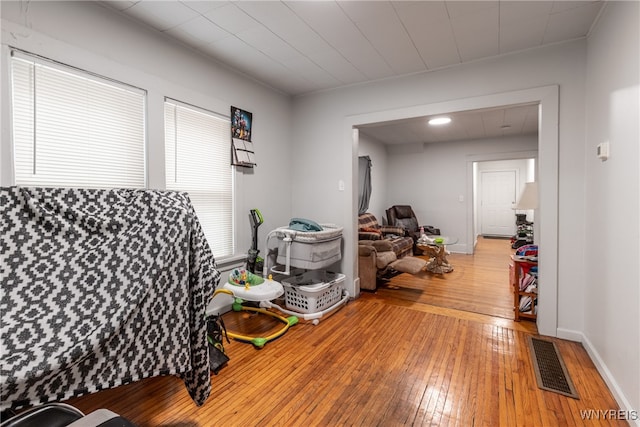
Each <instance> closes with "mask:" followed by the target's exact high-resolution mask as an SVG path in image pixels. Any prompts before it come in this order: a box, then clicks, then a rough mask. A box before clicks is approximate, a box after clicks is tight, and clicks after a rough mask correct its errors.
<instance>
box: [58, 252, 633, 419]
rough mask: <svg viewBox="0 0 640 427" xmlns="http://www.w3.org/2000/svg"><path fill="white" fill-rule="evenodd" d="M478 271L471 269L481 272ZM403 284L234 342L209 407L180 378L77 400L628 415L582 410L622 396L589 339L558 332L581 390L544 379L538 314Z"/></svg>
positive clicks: (232, 323)
mask: <svg viewBox="0 0 640 427" xmlns="http://www.w3.org/2000/svg"><path fill="white" fill-rule="evenodd" d="M456 258H457V257H456ZM451 260H452V262H453V263H454V265H456V264H455V263H456V262H457V260H456V261H454V260H453V258H452V259H451ZM502 268H503V269H505V270H506V262H503V263H502ZM470 269H471V267H469V268H465V269H464V271H465V272H466V275H467V276H469V275H476V274H479V273H474V272H471V271H470ZM461 270H462V269H461ZM505 274H506V273H505ZM402 280H405V279H402ZM447 280H448V279H447ZM505 280H506V277H505ZM447 283H448V285H449V286H455V283H454V282H453V281H451V282H449V281H447ZM395 291H397V290H393V289H389V290H387V289H381V290H379V291H378V292H377V293H363V294H362V295H361V297H360V298H358V299H357V300H354V301H351V302H349V303H348V304H347V305H346V306H344V307H342V308H340V309H339V310H337V311H336V312H335V313H334V314H332V315H330V316H327V317H324V318H323V319H322V320H321V321H320V323H319V324H318V325H317V326H314V325H312V324H311V323H309V322H304V321H302V322H301V323H300V324H298V325H295V326H293V327H292V328H291V329H290V330H289V331H288V332H287V333H286V334H285V335H284V336H283V337H281V338H279V339H277V340H275V341H272V342H269V343H267V344H266V345H265V347H264V348H262V349H256V348H254V347H253V346H252V345H250V344H245V343H241V342H237V341H232V342H231V343H230V344H227V345H226V349H227V352H228V354H229V356H230V358H231V360H230V361H229V363H228V366H226V367H225V368H223V369H222V370H221V371H220V373H219V374H218V375H212V383H213V388H212V391H211V397H210V398H209V399H208V401H207V402H206V403H205V404H204V405H203V406H201V407H196V406H195V405H194V404H193V402H192V401H191V399H190V397H189V396H188V394H187V392H186V389H185V387H184V385H183V383H182V382H181V381H180V380H179V379H177V378H175V377H158V378H150V379H146V380H143V381H138V382H136V383H132V384H129V385H126V386H122V387H118V388H115V389H111V390H105V391H102V392H99V393H95V394H92V395H88V396H83V397H80V398H76V399H72V400H70V401H69V402H68V403H71V404H73V405H75V406H76V407H78V408H79V409H81V410H83V411H85V412H90V411H92V410H94V409H97V408H101V407H104V408H109V409H111V410H112V411H114V412H117V413H120V414H121V415H123V416H125V417H127V418H129V419H131V420H132V421H133V422H135V423H136V424H137V425H139V426H140V427H145V426H154V427H155V426H163V427H170V426H171V427H178V426H181V427H195V426H202V427H205V426H272V425H280V426H400V425H413V426H424V425H433V426H441V425H442V426H448V425H451V426H472V425H475V426H555V425H559V426H565V425H566V426H572V425H589V426H592V425H593V426H598V425H628V424H627V423H626V422H624V421H615V420H603V419H599V420H591V421H583V420H582V418H581V411H586V410H609V409H617V408H618V406H617V404H616V402H615V400H614V399H613V397H612V395H611V393H610V392H609V390H608V389H607V387H606V385H605V383H604V381H603V379H602V378H601V377H600V375H599V374H598V372H597V370H596V368H595V366H594V365H593V363H592V362H591V360H590V359H589V357H588V355H587V353H586V351H585V350H584V348H583V347H582V345H581V344H579V343H575V342H569V341H563V340H557V339H554V341H555V342H556V343H557V344H558V346H559V348H560V351H561V354H562V357H563V358H564V361H565V364H566V366H567V369H568V371H569V374H570V376H571V378H572V380H573V382H574V385H575V387H576V389H577V392H578V394H579V396H580V399H579V400H576V399H572V398H569V397H565V396H563V395H560V394H557V393H553V392H549V391H544V390H541V389H539V388H538V387H537V383H536V377H535V374H534V371H533V367H532V363H531V357H530V354H529V348H528V344H527V337H528V336H529V335H531V334H532V333H535V330H532V325H534V326H535V324H534V323H533V322H524V321H523V322H513V321H512V320H509V319H507V318H505V317H494V316H488V315H484V314H478V313H473V312H470V311H460V310H455V309H451V308H445V307H441V306H436V305H432V304H429V303H426V302H423V300H422V299H421V297H416V296H415V295H416V292H415V291H412V292H413V293H412V292H409V291H408V290H407V291H406V295H413V299H412V298H409V297H408V296H405V297H402V298H401V297H398V292H396V293H395V294H392V292H395ZM452 299H455V298H454V297H452ZM224 318H225V322H226V324H227V327H228V328H229V329H231V330H234V331H237V332H240V333H250V332H251V330H255V329H260V330H261V331H262V333H265V334H267V333H268V328H269V327H270V325H269V322H271V320H270V318H269V317H267V316H264V315H255V314H248V313H245V312H242V313H234V312H232V313H227V314H225V316H224Z"/></svg>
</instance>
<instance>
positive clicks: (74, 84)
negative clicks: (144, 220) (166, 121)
mask: <svg viewBox="0 0 640 427" xmlns="http://www.w3.org/2000/svg"><path fill="white" fill-rule="evenodd" d="M11 72H12V92H13V106H12V107H13V108H12V110H13V144H14V168H15V169H14V170H15V183H16V185H30V186H56V187H91V188H113V187H125V188H136V187H140V188H144V187H145V98H146V93H145V92H144V91H143V90H141V89H137V88H133V87H130V86H126V85H124V84H120V83H117V82H114V81H111V80H108V79H105V78H100V77H97V76H94V75H92V74H89V73H86V72H82V71H80V70H77V69H74V68H72V67H66V66H64V65H60V64H57V63H53V62H51V63H50V62H49V61H46V60H43V59H40V58H36V57H31V56H30V55H24V54H21V53H19V52H13V56H12V60H11Z"/></svg>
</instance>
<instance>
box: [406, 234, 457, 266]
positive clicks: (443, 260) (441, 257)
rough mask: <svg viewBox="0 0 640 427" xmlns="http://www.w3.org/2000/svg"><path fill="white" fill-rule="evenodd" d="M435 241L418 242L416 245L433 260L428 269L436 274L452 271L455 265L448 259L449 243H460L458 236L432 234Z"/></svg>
mask: <svg viewBox="0 0 640 427" xmlns="http://www.w3.org/2000/svg"><path fill="white" fill-rule="evenodd" d="M430 239H433V240H434V242H433V243H431V242H428V243H422V242H418V243H416V247H417V248H418V249H420V250H421V251H422V253H423V254H426V255H427V256H428V257H429V258H431V260H430V261H429V263H428V264H427V266H426V269H427V271H430V272H431V273H436V274H443V273H451V272H452V271H453V266H452V265H451V264H449V261H448V260H447V248H446V246H447V245H453V244H455V243H458V238H457V237H444V236H432V237H430Z"/></svg>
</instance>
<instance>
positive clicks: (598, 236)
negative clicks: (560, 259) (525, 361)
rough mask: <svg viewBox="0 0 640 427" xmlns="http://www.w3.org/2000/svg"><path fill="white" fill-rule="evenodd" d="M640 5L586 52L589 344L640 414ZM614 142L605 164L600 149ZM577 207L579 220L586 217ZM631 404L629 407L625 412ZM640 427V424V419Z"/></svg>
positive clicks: (608, 26)
mask: <svg viewBox="0 0 640 427" xmlns="http://www.w3.org/2000/svg"><path fill="white" fill-rule="evenodd" d="M639 18H640V5H639V4H638V2H620V3H619V2H613V3H611V4H608V5H607V7H606V9H605V11H604V14H603V15H602V16H601V19H600V21H599V23H598V25H597V26H596V28H595V30H594V32H593V34H592V36H591V37H590V38H589V44H588V50H587V85H586V88H587V89H586V90H587V99H586V106H587V123H586V151H585V157H584V159H580V160H581V161H584V163H585V164H586V179H585V182H584V186H583V191H585V193H586V200H585V205H584V209H580V210H582V211H584V216H585V234H586V241H585V246H584V249H583V250H582V251H581V252H583V256H584V258H585V263H584V268H585V275H584V280H585V283H584V286H583V289H584V295H585V296H584V300H585V304H584V318H585V322H584V323H585V325H584V336H585V347H586V348H587V350H589V351H590V353H591V355H592V358H593V359H594V361H595V362H596V364H598V366H599V368H600V369H601V371H604V373H605V378H607V379H609V385H610V387H611V388H612V390H613V391H614V393H616V394H617V397H618V401H619V402H620V401H621V400H622V402H623V403H624V406H623V408H624V409H628V410H632V409H633V410H636V411H640V309H639V307H640V267H639V266H640V224H639V221H640V220H639V218H640V173H639V172H638V165H639V164H640V150H639V145H640V142H639V141H640V129H639V126H640V124H639V123H640V121H639V117H640V108H639V104H640V89H639V85H640V64H639V59H638V54H639V52H640V31H639V29H638V28H639V27H638V20H639ZM604 141H609V142H610V144H611V155H610V157H609V159H608V160H607V161H605V162H602V161H601V160H599V159H598V158H597V157H596V145H598V144H599V143H601V142H604ZM580 210H579V209H576V215H580V214H581V213H580V212H579V211H580ZM625 407H626V408H625ZM637 425H640V421H637Z"/></svg>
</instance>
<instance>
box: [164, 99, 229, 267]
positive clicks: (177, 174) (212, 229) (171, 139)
mask: <svg viewBox="0 0 640 427" xmlns="http://www.w3.org/2000/svg"><path fill="white" fill-rule="evenodd" d="M164 113H165V159H166V180H167V182H166V187H167V189H168V190H180V191H186V192H188V193H189V198H190V199H191V202H192V203H193V206H194V208H195V211H196V214H197V215H198V219H199V221H200V223H201V224H202V229H203V231H204V234H205V236H206V237H207V241H208V242H209V245H210V246H211V249H212V251H213V254H214V256H215V257H216V258H220V257H225V256H230V255H233V252H234V247H233V170H232V168H231V165H230V155H231V137H230V135H231V122H230V120H229V119H228V118H224V117H222V116H219V115H217V114H215V113H212V112H209V111H206V110H201V109H198V108H197V107H193V106H189V105H185V104H182V103H179V102H177V101H174V100H170V99H167V100H166V101H165V107H164Z"/></svg>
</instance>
